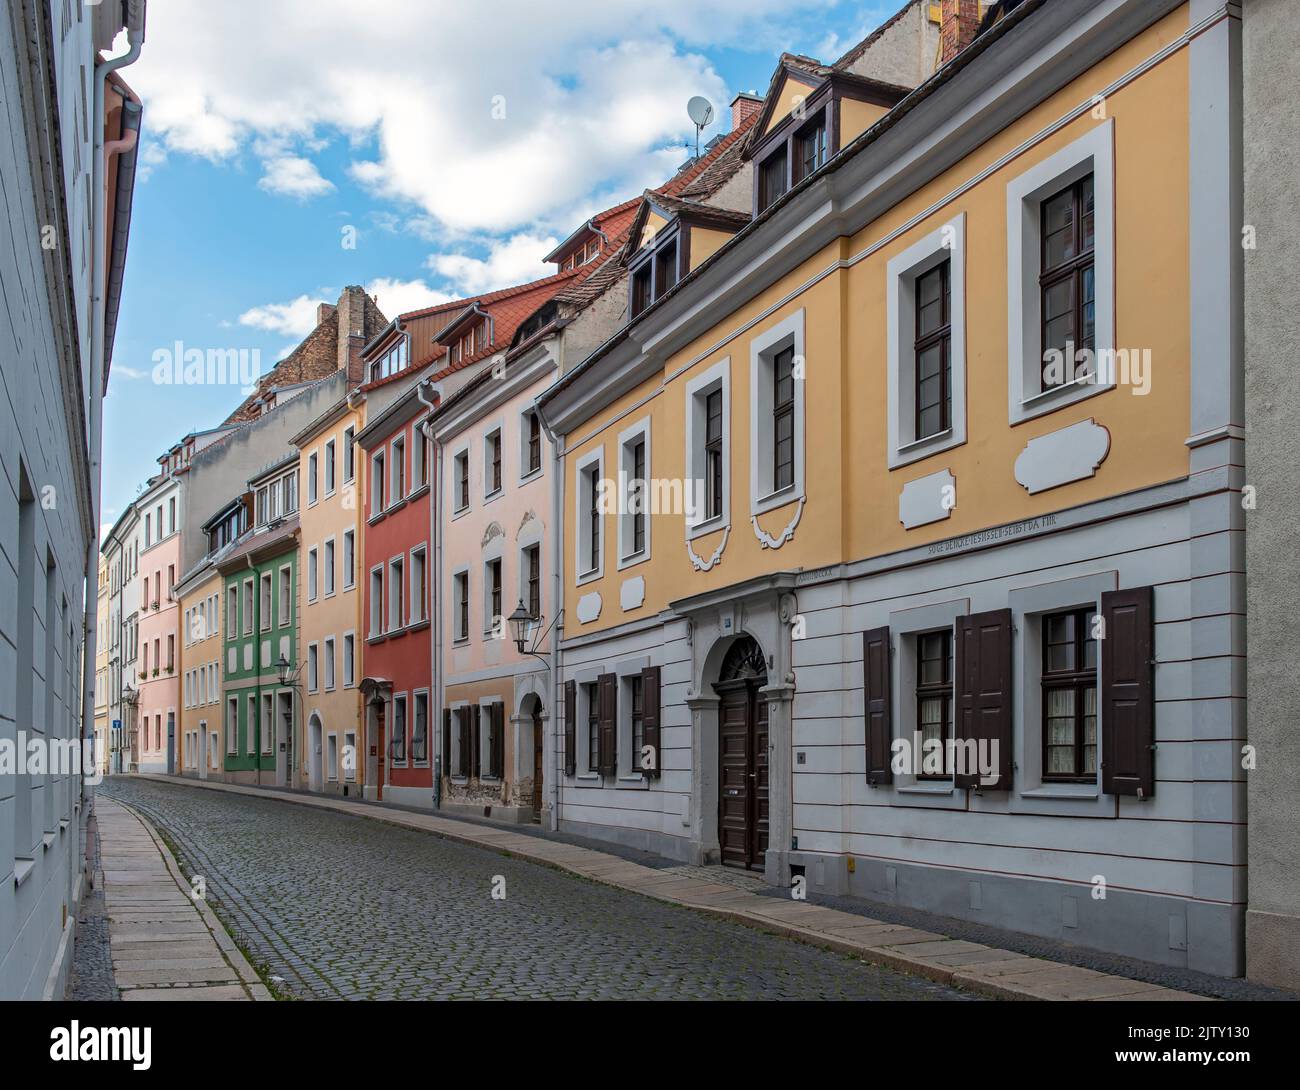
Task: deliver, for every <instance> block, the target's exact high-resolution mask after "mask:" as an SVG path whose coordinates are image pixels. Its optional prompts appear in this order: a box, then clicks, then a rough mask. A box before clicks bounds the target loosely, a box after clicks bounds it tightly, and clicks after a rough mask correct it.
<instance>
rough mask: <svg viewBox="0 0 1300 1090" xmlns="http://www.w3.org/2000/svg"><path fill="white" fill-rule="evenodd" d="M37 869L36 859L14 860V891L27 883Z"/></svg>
mask: <svg viewBox="0 0 1300 1090" xmlns="http://www.w3.org/2000/svg"><path fill="white" fill-rule="evenodd" d="M35 869H36V860H35V859H24V858H21V857H20V858H18V859H15V860H14V889H17V888H18V887H19V886H21V885H22V884H23V883H24V882H26V881H27V879H28V877H29V876H30V875H31V873H32V871H34V870H35Z"/></svg>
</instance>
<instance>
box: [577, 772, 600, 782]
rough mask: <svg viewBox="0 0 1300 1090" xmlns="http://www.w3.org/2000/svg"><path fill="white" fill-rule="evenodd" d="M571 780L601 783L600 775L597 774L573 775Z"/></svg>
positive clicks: (579, 773)
mask: <svg viewBox="0 0 1300 1090" xmlns="http://www.w3.org/2000/svg"><path fill="white" fill-rule="evenodd" d="M573 778H574V779H575V780H586V781H588V782H591V781H592V780H594V781H595V782H596V783H600V782H601V775H600V773H599V772H578V773H575V774H574V777H573Z"/></svg>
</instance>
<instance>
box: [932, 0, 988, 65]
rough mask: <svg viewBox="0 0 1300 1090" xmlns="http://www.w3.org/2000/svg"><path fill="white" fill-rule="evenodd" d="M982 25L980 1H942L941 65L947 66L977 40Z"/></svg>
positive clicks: (940, 11) (940, 9) (940, 16)
mask: <svg viewBox="0 0 1300 1090" xmlns="http://www.w3.org/2000/svg"><path fill="white" fill-rule="evenodd" d="M979 25H980V3H979V0H941V2H940V7H939V47H940V54H939V63H940V64H947V63H948V62H949V61H950V60H952V59H953V57H955V56H956V55H957V54H958V53H960V52H961V51H962V50H963V49H965V48H966V47H967V46H968V45H970V44H971V42H973V41H974V40H975V31H976V30H978V29H979Z"/></svg>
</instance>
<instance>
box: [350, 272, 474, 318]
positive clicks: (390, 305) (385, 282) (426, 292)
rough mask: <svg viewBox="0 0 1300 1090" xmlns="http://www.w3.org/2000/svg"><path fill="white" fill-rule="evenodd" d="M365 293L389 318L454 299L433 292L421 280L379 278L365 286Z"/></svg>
mask: <svg viewBox="0 0 1300 1090" xmlns="http://www.w3.org/2000/svg"><path fill="white" fill-rule="evenodd" d="M366 292H367V294H369V295H372V296H374V297H375V298H376V300H377V302H378V304H379V309H380V310H382V311H383V312H384V314H386V315H387V316H388V317H389V318H395V317H397V315H399V314H405V313H406V312H407V311H409V310H422V309H423V308H424V307H432V306H437V305H438V304H439V303H446V302H448V301H449V300H451V299H454V298H456V296H454V295H448V294H447V293H446V292H441V291H435V290H434V289H433V288H431V287H429V285H428V284H426V283H425V282H424V281H423V280H395V279H392V278H389V277H380V278H379V279H378V280H372V281H371V282H370V283H369V284H367V285H366Z"/></svg>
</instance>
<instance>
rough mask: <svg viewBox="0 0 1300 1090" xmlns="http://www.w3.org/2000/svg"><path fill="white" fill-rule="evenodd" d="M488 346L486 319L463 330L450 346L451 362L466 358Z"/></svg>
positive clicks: (458, 361)
mask: <svg viewBox="0 0 1300 1090" xmlns="http://www.w3.org/2000/svg"><path fill="white" fill-rule="evenodd" d="M487 346H488V325H487V322H486V321H483V322H479V323H478V324H477V325H475V326H471V327H470V328H469V329H467V330H465V332H464V333H462V334H461V335H460V336H459V337H458V338H456V340H455V341H454V342H452V346H451V362H452V363H460V361H461V360H467V359H469V358H470V356H473V355H476V354H477V353H479V352H482V351H483V350H484V349H485V348H487Z"/></svg>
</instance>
